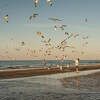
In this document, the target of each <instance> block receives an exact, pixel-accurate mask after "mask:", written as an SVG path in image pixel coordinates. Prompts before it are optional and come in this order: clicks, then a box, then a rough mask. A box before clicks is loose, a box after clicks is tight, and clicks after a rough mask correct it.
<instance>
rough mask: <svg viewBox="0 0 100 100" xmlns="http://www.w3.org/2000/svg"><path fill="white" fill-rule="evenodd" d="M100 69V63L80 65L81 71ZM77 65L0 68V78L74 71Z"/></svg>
mask: <svg viewBox="0 0 100 100" xmlns="http://www.w3.org/2000/svg"><path fill="white" fill-rule="evenodd" d="M93 69H100V65H83V66H80V67H79V70H80V71H84V70H93ZM74 71H75V67H74V66H71V67H69V68H67V67H63V69H62V70H60V69H59V68H57V67H54V68H50V69H48V68H25V69H4V70H0V78H15V77H29V76H37V75H47V74H56V73H65V72H74Z"/></svg>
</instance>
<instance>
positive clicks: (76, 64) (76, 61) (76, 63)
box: [75, 58, 80, 72]
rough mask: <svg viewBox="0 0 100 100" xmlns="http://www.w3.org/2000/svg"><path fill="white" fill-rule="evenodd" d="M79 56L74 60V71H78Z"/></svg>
mask: <svg viewBox="0 0 100 100" xmlns="http://www.w3.org/2000/svg"><path fill="white" fill-rule="evenodd" d="M79 60H80V59H79V58H77V59H76V60H75V67H76V72H79Z"/></svg>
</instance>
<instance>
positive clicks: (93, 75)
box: [0, 69, 100, 100]
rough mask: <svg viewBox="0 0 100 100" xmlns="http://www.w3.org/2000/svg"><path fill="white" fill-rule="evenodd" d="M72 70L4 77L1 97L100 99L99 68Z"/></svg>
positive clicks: (18, 99)
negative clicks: (20, 76)
mask: <svg viewBox="0 0 100 100" xmlns="http://www.w3.org/2000/svg"><path fill="white" fill-rule="evenodd" d="M69 73H71V74H70V75H69ZM69 73H58V74H51V75H40V76H32V77H23V78H12V79H1V80H0V100H99V99H100V88H99V87H100V80H99V77H100V70H99V69H97V70H88V71H80V72H79V73H76V72H69ZM75 75H76V76H75Z"/></svg>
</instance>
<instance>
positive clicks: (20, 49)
mask: <svg viewBox="0 0 100 100" xmlns="http://www.w3.org/2000/svg"><path fill="white" fill-rule="evenodd" d="M33 12H34V13H38V14H39V15H38V16H37V17H36V18H35V19H33V20H32V21H31V22H30V21H29V16H31V15H32V14H33ZM5 15H8V16H9V22H8V23H5V22H4V19H3V17H4V16H5ZM51 17H54V18H58V19H62V22H60V23H59V22H53V21H51V20H48V18H51ZM85 19H87V22H85ZM58 24H65V25H67V27H65V29H64V30H63V31H62V30H60V29H57V30H56V31H55V30H54V25H58ZM36 32H42V33H44V34H45V36H46V37H47V38H49V37H50V38H51V40H52V43H53V45H56V44H57V43H59V42H60V41H62V40H63V39H64V38H65V34H64V33H65V32H69V33H78V34H79V37H77V38H75V39H73V38H72V39H70V40H68V43H71V44H72V45H73V46H75V49H74V50H73V49H71V48H66V50H65V51H64V52H63V51H59V50H56V49H54V50H52V55H50V56H46V58H47V59H55V56H56V55H57V56H58V57H62V56H63V55H67V58H68V59H74V58H77V57H80V58H81V59H100V44H99V43H100V0H56V1H55V2H54V4H53V6H52V7H50V6H48V5H47V4H46V0H40V3H39V7H37V8H35V6H34V3H33V0H0V60H8V59H42V58H43V57H44V56H43V52H44V51H40V52H39V49H40V48H41V47H42V46H41V45H42V43H41V38H40V37H39V36H37V34H36ZM84 36H85V37H86V36H88V37H89V38H88V39H87V40H85V41H83V40H82V37H84ZM23 41H24V42H25V45H24V46H21V42H23ZM83 42H88V44H87V45H86V46H83ZM55 43H56V44H55ZM16 49H17V50H16ZM44 49H45V48H44ZM34 50H35V53H33V52H34ZM72 51H74V52H72ZM82 52H84V54H82Z"/></svg>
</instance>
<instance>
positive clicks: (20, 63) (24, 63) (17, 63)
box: [0, 60, 100, 69]
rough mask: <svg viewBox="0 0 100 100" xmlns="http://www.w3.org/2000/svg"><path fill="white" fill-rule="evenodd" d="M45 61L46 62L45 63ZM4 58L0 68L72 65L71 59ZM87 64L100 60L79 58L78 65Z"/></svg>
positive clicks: (97, 62)
mask: <svg viewBox="0 0 100 100" xmlns="http://www.w3.org/2000/svg"><path fill="white" fill-rule="evenodd" d="M45 62H46V63H45ZM45 62H44V61H43V60H9V61H8V60H6V61H0V69H5V68H28V67H44V65H45V66H47V67H49V66H52V67H55V66H56V65H57V64H59V65H62V66H66V65H67V64H70V65H73V64H74V61H73V60H64V61H61V60H59V61H57V60H46V61H45ZM89 64H92V65H93V64H100V60H80V65H89Z"/></svg>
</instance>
